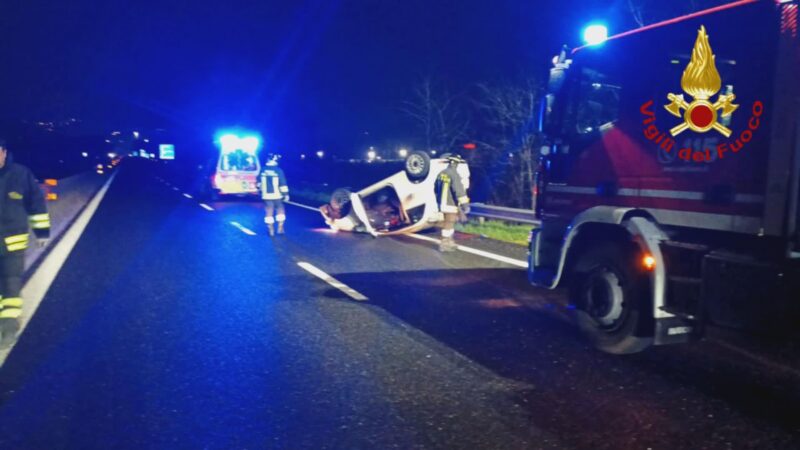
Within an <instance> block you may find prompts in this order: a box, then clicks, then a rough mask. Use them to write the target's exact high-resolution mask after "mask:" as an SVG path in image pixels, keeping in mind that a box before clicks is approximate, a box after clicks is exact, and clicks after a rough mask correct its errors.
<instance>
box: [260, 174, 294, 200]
mask: <svg viewBox="0 0 800 450" xmlns="http://www.w3.org/2000/svg"><path fill="white" fill-rule="evenodd" d="M260 184H261V198H262V199H264V200H280V199H282V198H283V197H285V196H286V195H287V194H288V193H289V186H287V185H286V175H284V173H283V170H282V169H281V168H280V167H275V166H267V167H266V168H264V171H263V172H261V177H260Z"/></svg>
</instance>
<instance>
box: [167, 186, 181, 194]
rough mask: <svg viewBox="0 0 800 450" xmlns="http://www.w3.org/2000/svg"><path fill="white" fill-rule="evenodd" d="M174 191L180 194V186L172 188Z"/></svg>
mask: <svg viewBox="0 0 800 450" xmlns="http://www.w3.org/2000/svg"><path fill="white" fill-rule="evenodd" d="M167 186H169V185H167ZM172 190H173V191H175V192H180V188H179V187H178V186H174V187H173V188H172Z"/></svg>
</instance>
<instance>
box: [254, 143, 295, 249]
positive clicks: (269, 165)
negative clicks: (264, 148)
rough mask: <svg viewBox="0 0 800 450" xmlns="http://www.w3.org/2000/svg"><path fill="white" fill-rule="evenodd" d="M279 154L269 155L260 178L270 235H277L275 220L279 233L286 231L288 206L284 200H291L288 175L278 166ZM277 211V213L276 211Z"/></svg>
mask: <svg viewBox="0 0 800 450" xmlns="http://www.w3.org/2000/svg"><path fill="white" fill-rule="evenodd" d="M279 158H280V157H279V156H278V155H269V156H268V157H267V162H266V164H265V165H264V170H263V171H262V172H261V175H260V178H259V186H261V199H262V200H264V210H265V213H266V214H265V215H264V223H266V224H267V229H268V230H269V235H270V236H275V222H278V234H283V233H284V226H283V224H284V222H286V208H285V207H284V206H283V202H284V201H286V202H288V201H289V186H287V185H286V175H284V173H283V170H281V168H280V167H278V159H279ZM276 211H277V214H275V212H276Z"/></svg>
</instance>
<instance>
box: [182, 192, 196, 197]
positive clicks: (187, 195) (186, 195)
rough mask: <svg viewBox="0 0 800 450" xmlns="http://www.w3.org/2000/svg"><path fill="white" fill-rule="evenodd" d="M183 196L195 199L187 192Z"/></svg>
mask: <svg viewBox="0 0 800 450" xmlns="http://www.w3.org/2000/svg"><path fill="white" fill-rule="evenodd" d="M183 196H184V197H186V198H194V197H192V196H191V195H189V194H187V193H185V192H184V193H183Z"/></svg>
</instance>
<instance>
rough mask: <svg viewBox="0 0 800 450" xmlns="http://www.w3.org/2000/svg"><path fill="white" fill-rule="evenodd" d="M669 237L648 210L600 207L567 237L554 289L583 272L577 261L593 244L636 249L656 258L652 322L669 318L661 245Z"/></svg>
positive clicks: (577, 220) (575, 224)
mask: <svg viewBox="0 0 800 450" xmlns="http://www.w3.org/2000/svg"><path fill="white" fill-rule="evenodd" d="M667 239H668V238H667V235H666V234H665V233H664V231H663V230H662V229H661V228H660V227H659V225H658V222H657V221H656V220H655V219H654V218H653V217H652V216H651V215H650V214H648V212H647V211H645V210H640V209H634V208H616V207H609V206H599V207H594V208H590V209H588V210H586V211H584V212H583V213H581V214H579V215H578V216H576V217H575V220H573V222H572V223H571V224H570V226H569V227H568V231H567V233H566V234H565V236H564V247H563V250H562V258H561V263H560V267H559V270H558V275H557V278H556V279H555V280H554V282H553V286H552V287H555V286H556V285H562V283H565V282H564V281H562V280H565V279H566V280H567V281H566V282H568V281H569V278H570V276H571V274H572V273H573V272H574V271H575V270H576V269H580V267H579V266H576V264H577V259H578V258H577V257H578V256H579V255H580V254H581V253H582V252H583V251H585V250H586V249H588V248H590V247H591V245H592V243H600V242H614V243H619V244H620V245H635V246H636V247H637V248H638V249H639V250H640V251H642V252H647V253H649V254H650V255H652V256H653V257H654V258H655V261H656V265H655V267H654V270H653V273H652V275H651V277H650V289H651V296H650V297H651V298H650V301H651V305H652V317H653V318H657V319H660V318H668V317H672V315H671V314H669V313H667V312H665V311H664V310H663V309H662V307H663V306H664V304H665V297H666V278H667V276H666V267H665V262H664V258H663V255H662V253H661V250H660V247H659V243H660V242H661V241H664V240H667Z"/></svg>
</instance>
